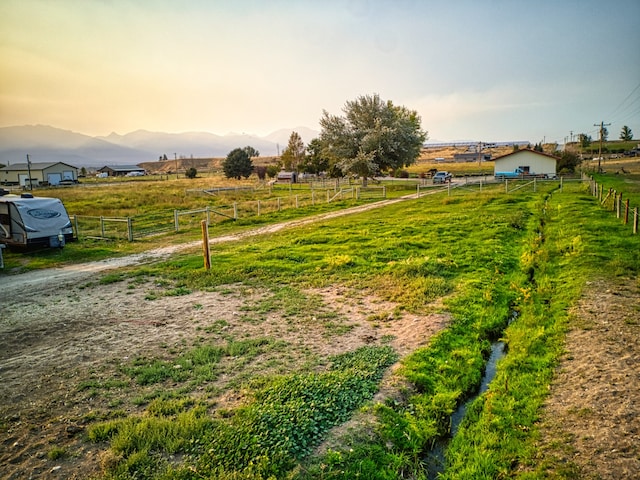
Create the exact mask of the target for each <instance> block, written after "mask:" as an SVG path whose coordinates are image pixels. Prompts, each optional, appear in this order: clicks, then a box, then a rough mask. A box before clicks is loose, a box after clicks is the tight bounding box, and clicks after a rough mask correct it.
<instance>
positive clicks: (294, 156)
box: [280, 132, 305, 172]
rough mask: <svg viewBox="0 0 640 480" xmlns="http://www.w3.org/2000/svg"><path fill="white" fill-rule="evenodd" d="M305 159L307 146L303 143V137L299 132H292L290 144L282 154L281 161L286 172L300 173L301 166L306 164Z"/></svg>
mask: <svg viewBox="0 0 640 480" xmlns="http://www.w3.org/2000/svg"><path fill="white" fill-rule="evenodd" d="M304 157H305V146H304V142H303V141H302V137H300V134H298V132H291V135H290V136H289V144H288V145H287V148H285V149H284V151H283V152H282V157H280V160H281V161H282V165H283V166H284V168H285V170H292V171H294V172H297V171H299V169H300V166H301V165H302V163H303V162H304Z"/></svg>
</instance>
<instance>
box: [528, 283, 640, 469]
mask: <svg viewBox="0 0 640 480" xmlns="http://www.w3.org/2000/svg"><path fill="white" fill-rule="evenodd" d="M572 317H573V319H572V322H571V325H570V331H569V332H568V334H567V337H566V345H565V354H564V356H563V358H562V361H561V364H560V366H559V368H558V370H557V374H556V377H555V379H554V381H553V384H552V385H551V393H550V395H549V397H548V399H547V401H546V404H545V409H544V415H543V418H542V421H541V424H540V427H541V439H540V442H539V446H540V455H539V458H538V461H539V463H540V464H542V465H544V466H545V467H546V471H547V473H548V477H549V478H580V479H593V480H596V479H611V480H614V479H615V480H619V479H635V478H640V283H639V280H638V279H630V280H627V281H626V283H619V284H611V283H606V282H602V281H596V282H592V283H590V284H589V285H588V286H587V289H586V291H585V293H584V295H583V297H582V299H581V301H580V302H579V304H578V305H577V306H576V308H575V310H574V311H573V312H572Z"/></svg>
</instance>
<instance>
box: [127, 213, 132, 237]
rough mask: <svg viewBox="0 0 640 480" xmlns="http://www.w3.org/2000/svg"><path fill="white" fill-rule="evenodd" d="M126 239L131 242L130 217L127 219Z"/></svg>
mask: <svg viewBox="0 0 640 480" xmlns="http://www.w3.org/2000/svg"><path fill="white" fill-rule="evenodd" d="M127 238H128V239H129V241H130V242H133V220H132V219H131V217H127Z"/></svg>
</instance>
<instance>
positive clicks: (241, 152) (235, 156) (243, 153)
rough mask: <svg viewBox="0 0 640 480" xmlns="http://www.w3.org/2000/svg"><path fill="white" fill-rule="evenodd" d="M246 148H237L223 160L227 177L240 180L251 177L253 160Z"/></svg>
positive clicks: (223, 167)
mask: <svg viewBox="0 0 640 480" xmlns="http://www.w3.org/2000/svg"><path fill="white" fill-rule="evenodd" d="M248 148H251V147H245V148H235V149H233V150H231V152H229V154H228V155H227V158H225V159H224V160H223V161H222V170H223V172H224V175H225V177H227V178H235V179H238V180H240V179H241V178H242V177H244V178H249V175H251V173H252V172H253V162H252V161H251V157H249V154H248V153H247V149H248Z"/></svg>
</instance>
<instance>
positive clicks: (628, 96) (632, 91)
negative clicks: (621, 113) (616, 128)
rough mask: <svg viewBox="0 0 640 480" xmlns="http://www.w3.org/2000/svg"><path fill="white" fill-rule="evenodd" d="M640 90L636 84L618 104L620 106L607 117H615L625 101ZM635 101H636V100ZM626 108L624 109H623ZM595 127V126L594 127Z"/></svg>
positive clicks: (639, 84)
mask: <svg viewBox="0 0 640 480" xmlns="http://www.w3.org/2000/svg"><path fill="white" fill-rule="evenodd" d="M638 89H640V83H638V85H636V87H635V88H634V89H633V90H631V93H629V95H627V96H626V97H625V98H624V100H622V102H620V105H618V106H617V107H616V108H614V109H613V112H611V114H610V115H609V118H611V117H613V116H615V115H616V114H617V113H618V110H619V109H620V108H621V107H622V106H623V105H624V104H625V103H626V101H627V100H629V98H631V95H633V94H634V93H635V92H636V90H638ZM636 100H637V99H636ZM636 100H634V101H633V102H631V104H633V103H634V102H635V101H636ZM626 108H628V106H627V107H625V109H626ZM596 126H597V125H596Z"/></svg>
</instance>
